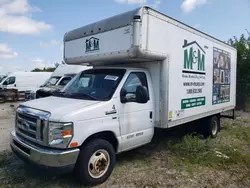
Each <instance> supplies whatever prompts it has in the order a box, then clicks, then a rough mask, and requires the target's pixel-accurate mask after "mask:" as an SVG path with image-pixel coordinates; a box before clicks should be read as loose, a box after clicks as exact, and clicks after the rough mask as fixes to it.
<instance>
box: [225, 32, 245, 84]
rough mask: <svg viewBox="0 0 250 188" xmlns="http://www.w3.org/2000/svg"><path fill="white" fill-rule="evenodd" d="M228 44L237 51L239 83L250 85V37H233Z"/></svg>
mask: <svg viewBox="0 0 250 188" xmlns="http://www.w3.org/2000/svg"><path fill="white" fill-rule="evenodd" d="M228 43H229V44H230V45H232V46H233V47H235V48H236V49H237V82H238V83H250V36H249V37H248V38H247V37H245V36H244V35H243V34H242V35H241V36H240V38H239V39H238V38H237V37H233V38H232V39H229V41H228Z"/></svg>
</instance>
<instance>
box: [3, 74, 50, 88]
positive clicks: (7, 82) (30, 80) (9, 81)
mask: <svg viewBox="0 0 250 188" xmlns="http://www.w3.org/2000/svg"><path fill="white" fill-rule="evenodd" d="M50 76H51V72H13V73H10V74H8V76H7V77H6V78H4V79H3V80H2V81H1V83H0V88H1V89H17V90H18V91H26V90H30V89H33V88H37V87H39V86H41V85H42V84H43V83H44V82H45V81H46V80H48V79H49V77H50Z"/></svg>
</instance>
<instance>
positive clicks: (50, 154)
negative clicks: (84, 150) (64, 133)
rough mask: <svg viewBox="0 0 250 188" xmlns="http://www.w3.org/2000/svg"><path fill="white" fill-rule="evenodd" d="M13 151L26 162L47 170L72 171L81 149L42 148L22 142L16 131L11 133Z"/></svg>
mask: <svg viewBox="0 0 250 188" xmlns="http://www.w3.org/2000/svg"><path fill="white" fill-rule="evenodd" d="M10 146H11V149H12V151H13V152H14V153H15V154H16V155H17V156H19V157H20V158H21V159H23V160H24V161H25V162H27V163H30V164H33V165H37V166H40V167H45V168H54V169H58V168H59V169H65V170H66V171H69V170H71V169H72V168H73V167H74V165H75V163H76V161H77V158H78V154H79V151H80V150H79V149H78V148H77V149H67V150H55V149H49V148H46V149H45V148H40V147H38V146H35V145H31V144H29V143H26V142H24V141H23V140H21V139H20V138H19V137H18V136H17V135H16V132H15V131H12V132H11V139H10Z"/></svg>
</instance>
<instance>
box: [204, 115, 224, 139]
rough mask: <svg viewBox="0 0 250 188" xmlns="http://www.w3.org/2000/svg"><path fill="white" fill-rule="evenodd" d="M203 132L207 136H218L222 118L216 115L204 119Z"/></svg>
mask: <svg viewBox="0 0 250 188" xmlns="http://www.w3.org/2000/svg"><path fill="white" fill-rule="evenodd" d="M201 126H202V134H203V135H204V137H205V138H208V137H211V138H216V137H217V135H218V133H219V131H220V119H219V116H217V115H214V116H210V117H207V118H205V119H203V123H202V125H201Z"/></svg>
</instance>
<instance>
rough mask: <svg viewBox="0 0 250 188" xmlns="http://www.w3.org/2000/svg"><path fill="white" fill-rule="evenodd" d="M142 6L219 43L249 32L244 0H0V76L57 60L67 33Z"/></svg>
mask: <svg viewBox="0 0 250 188" xmlns="http://www.w3.org/2000/svg"><path fill="white" fill-rule="evenodd" d="M142 5H147V6H150V7H152V8H154V9H157V10H158V11H160V12H162V13H164V14H166V15H168V16H170V17H173V18H175V19H177V20H179V21H181V22H184V23H185V24H188V25H190V26H192V27H195V28H197V29H199V30H201V31H203V32H205V33H207V34H210V35H212V36H214V37H216V38H218V39H220V40H223V41H227V40H228V39H229V38H231V37H233V36H236V37H239V36H240V35H241V34H245V35H247V32H246V29H248V31H250V0H0V75H1V74H6V73H7V72H11V71H30V70H32V69H34V68H44V67H51V66H54V64H55V63H61V62H62V61H63V36H64V34H65V33H66V32H67V31H70V30H72V29H75V28H78V27H81V26H84V25H87V24H90V23H93V22H96V21H99V20H102V19H105V18H108V17H110V16H113V15H116V14H120V13H123V12H126V11H129V10H132V9H135V8H137V7H139V6H142Z"/></svg>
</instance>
